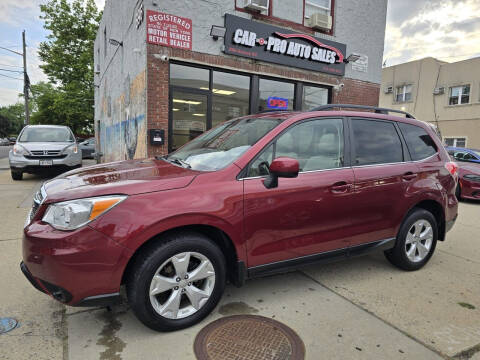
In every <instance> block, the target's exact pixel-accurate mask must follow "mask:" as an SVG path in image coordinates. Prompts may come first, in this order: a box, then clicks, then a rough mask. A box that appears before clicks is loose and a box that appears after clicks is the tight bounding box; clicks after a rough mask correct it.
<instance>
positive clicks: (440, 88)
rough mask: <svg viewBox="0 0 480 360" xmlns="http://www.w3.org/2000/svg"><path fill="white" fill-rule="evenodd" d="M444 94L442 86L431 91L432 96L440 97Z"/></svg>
mask: <svg viewBox="0 0 480 360" xmlns="http://www.w3.org/2000/svg"><path fill="white" fill-rule="evenodd" d="M444 93H445V88H444V87H443V86H440V87H436V88H435V89H433V95H442V94H444Z"/></svg>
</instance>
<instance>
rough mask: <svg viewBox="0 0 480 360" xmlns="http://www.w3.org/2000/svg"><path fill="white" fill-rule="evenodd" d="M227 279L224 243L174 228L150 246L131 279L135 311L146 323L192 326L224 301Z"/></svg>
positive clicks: (129, 289) (151, 325)
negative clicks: (166, 236) (223, 295)
mask: <svg viewBox="0 0 480 360" xmlns="http://www.w3.org/2000/svg"><path fill="white" fill-rule="evenodd" d="M225 280H226V265H225V258H224V256H223V253H222V251H221V250H220V249H219V247H218V246H217V245H216V244H215V243H213V242H212V241H211V240H210V239H208V238H207V237H205V236H203V235H201V234H198V233H194V232H179V233H176V234H171V235H170V236H169V237H168V238H166V239H164V241H161V242H159V243H157V244H153V245H150V246H147V248H145V249H144V251H142V252H141V253H140V254H139V255H138V256H137V257H136V258H135V260H134V263H133V267H132V271H131V273H130V274H129V276H128V280H127V297H128V301H129V303H130V305H131V307H132V310H133V312H134V313H135V315H136V316H137V317H138V319H139V320H140V321H142V322H143V323H144V324H145V325H146V326H148V327H149V328H151V329H153V330H157V331H174V330H180V329H183V328H186V327H189V326H192V325H194V324H196V323H198V322H199V321H201V320H202V319H203V318H205V317H206V316H207V315H208V314H209V313H210V312H211V311H212V310H213V309H214V308H215V306H216V305H217V304H218V302H219V300H220V298H221V296H222V294H223V291H224V288H225Z"/></svg>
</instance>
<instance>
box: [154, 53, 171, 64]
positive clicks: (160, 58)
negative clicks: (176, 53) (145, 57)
mask: <svg viewBox="0 0 480 360" xmlns="http://www.w3.org/2000/svg"><path fill="white" fill-rule="evenodd" d="M153 57H154V58H155V59H159V60H161V61H164V62H167V61H168V60H170V58H169V57H168V55H162V54H153Z"/></svg>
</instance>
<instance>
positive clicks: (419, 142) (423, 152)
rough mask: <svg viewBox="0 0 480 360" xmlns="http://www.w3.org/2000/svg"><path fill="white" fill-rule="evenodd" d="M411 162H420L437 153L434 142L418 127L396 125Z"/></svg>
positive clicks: (402, 124)
mask: <svg viewBox="0 0 480 360" xmlns="http://www.w3.org/2000/svg"><path fill="white" fill-rule="evenodd" d="M398 126H399V127H400V130H401V131H402V133H403V137H404V138H405V142H406V143H407V147H408V151H409V152H410V156H411V157H412V160H422V159H426V158H427V157H429V156H432V155H433V154H435V153H436V152H437V147H436V145H435V142H434V141H433V140H432V138H431V137H430V135H428V133H427V132H426V131H425V130H424V129H422V128H421V127H420V126H416V125H411V124H405V123H398Z"/></svg>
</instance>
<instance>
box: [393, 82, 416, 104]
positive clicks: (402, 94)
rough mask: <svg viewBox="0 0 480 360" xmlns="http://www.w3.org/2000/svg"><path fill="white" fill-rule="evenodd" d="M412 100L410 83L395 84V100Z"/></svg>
mask: <svg viewBox="0 0 480 360" xmlns="http://www.w3.org/2000/svg"><path fill="white" fill-rule="evenodd" d="M410 100H412V85H403V86H397V89H396V96H395V101H396V102H406V101H410Z"/></svg>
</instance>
